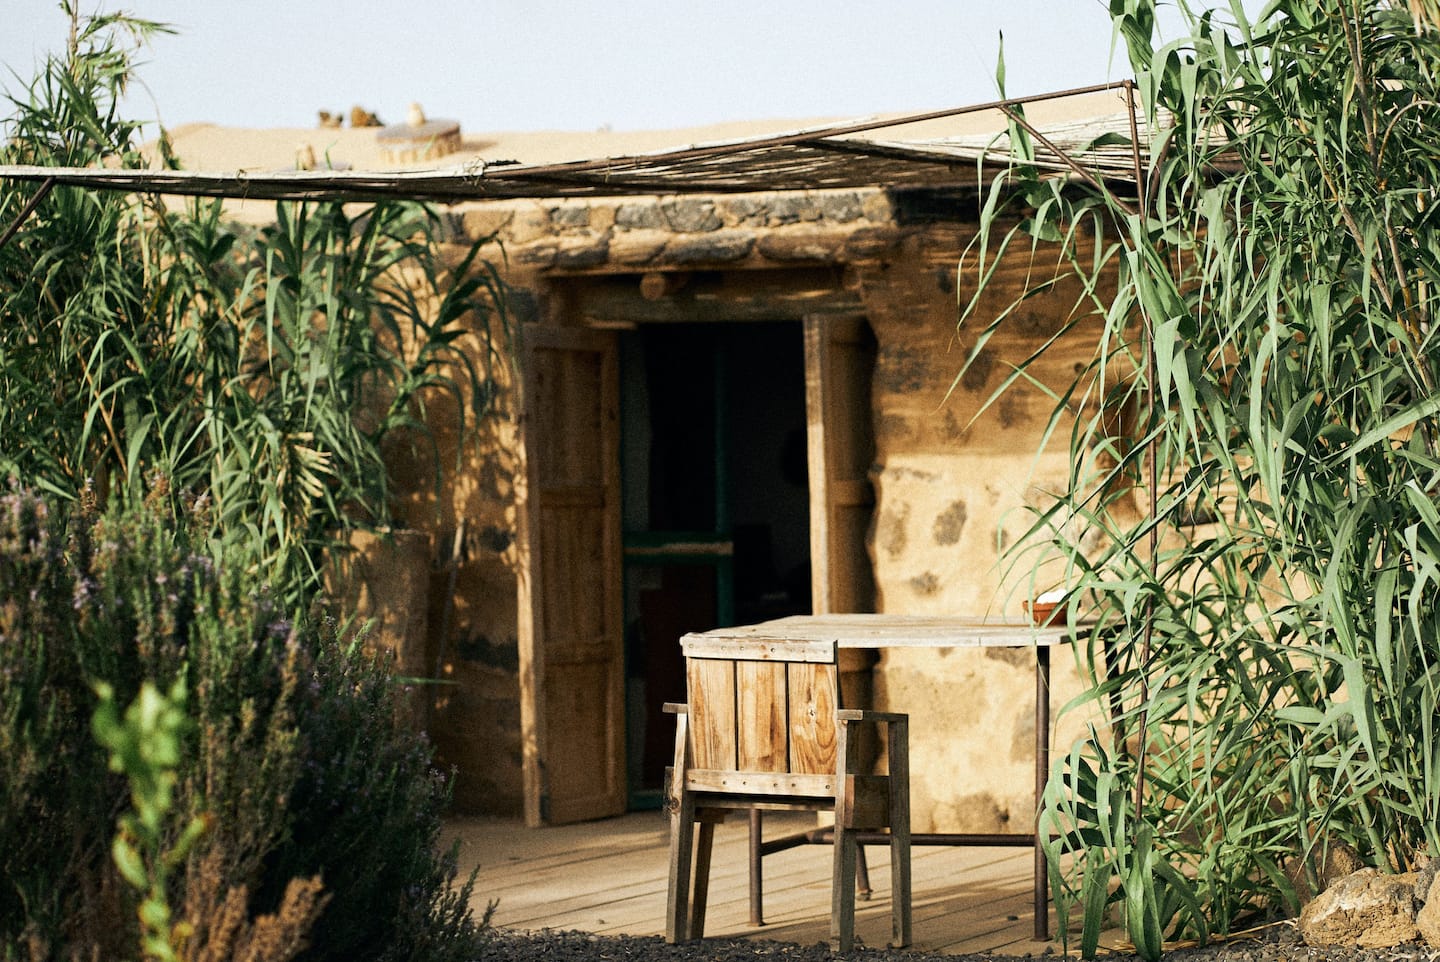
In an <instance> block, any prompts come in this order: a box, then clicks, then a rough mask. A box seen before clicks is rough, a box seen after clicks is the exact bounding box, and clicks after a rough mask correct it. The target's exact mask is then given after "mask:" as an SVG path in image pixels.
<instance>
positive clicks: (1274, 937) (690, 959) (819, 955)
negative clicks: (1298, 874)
mask: <svg viewBox="0 0 1440 962" xmlns="http://www.w3.org/2000/svg"><path fill="white" fill-rule="evenodd" d="M835 958H836V956H834V955H832V953H831V952H830V949H829V947H828V946H826V945H824V944H823V943H817V944H814V945H795V944H792V943H788V942H768V941H762V940H756V939H705V940H703V941H700V942H691V943H689V944H686V945H666V944H665V941H664V939H661V938H660V937H658V936H643V937H642V936H637V937H629V936H624V937H614V936H605V935H592V934H590V933H588V932H551V931H545V932H515V931H510V930H505V929H492V930H490V931H489V932H487V933H486V934H485V936H484V941H483V944H482V947H481V952H480V955H479V957H478V958H477V960H476V962H601V960H604V962H770V960H773V962H831V960H832V959H835ZM845 958H846V959H848V960H851V962H982V960H983V962H1010V960H1014V959H1017V958H1020V957H1017V956H1007V955H936V954H934V953H930V952H911V951H887V950H885V949H865V948H862V949H857V950H856V951H854V952H852V953H851V954H850V955H849V956H846V957H845ZM1023 958H1042V959H1043V958H1045V956H1024V957H1023ZM1165 958H1166V960H1167V962H1352V960H1353V962H1420V960H1424V962H1436V960H1437V959H1440V952H1436V951H1434V950H1432V949H1428V948H1425V947H1423V946H1415V945H1411V946H1401V947H1399V948H1396V949H1354V948H1348V949H1337V948H1330V949H1315V948H1310V947H1309V946H1306V945H1304V944H1302V943H1301V942H1300V940H1299V937H1298V936H1297V935H1296V934H1295V931H1294V929H1293V928H1291V927H1290V926H1287V925H1280V926H1272V927H1271V928H1269V929H1266V930H1265V931H1264V932H1263V933H1261V934H1258V935H1256V936H1254V937H1250V938H1242V939H1233V940H1231V941H1229V942H1225V943H1221V944H1214V945H1209V946H1206V947H1205V948H1203V949H1200V948H1190V949H1176V950H1174V951H1171V952H1167V953H1166V954H1165ZM1100 959H1101V960H1103V962H1138V958H1137V957H1136V956H1133V955H1126V954H1122V953H1112V954H1108V955H1106V954H1102V955H1101V956H1100Z"/></svg>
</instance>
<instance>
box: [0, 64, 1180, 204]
mask: <svg viewBox="0 0 1440 962" xmlns="http://www.w3.org/2000/svg"><path fill="white" fill-rule="evenodd" d="M1128 85H1129V82H1128V81H1127V82H1120V83H1115V84H1102V85H1097V86H1094V87H1085V88H1079V89H1076V90H1070V91H1063V92H1058V93H1048V94H1043V95H1038V96H1034V97H1022V98H1012V99H1009V100H1001V101H993V102H990V103H984V104H975V105H972V106H968V107H956V108H951V109H948V110H940V111H932V112H928V113H922V114H908V115H904V116H899V117H887V118H884V119H879V120H865V121H856V122H852V123H845V124H838V125H831V126H826V127H813V128H808V129H803V130H796V131H793V132H790V133H783V134H777V135H770V136H764V137H754V138H746V139H739V140H728V141H722V142H716V143H710V144H700V145H693V146H687V147H681V148H676V149H670V150H661V151H657V152H653V153H641V154H635V155H631V156H623V157H605V158H598V159H589V160H577V161H571V162H566V163H544V164H525V163H518V162H514V161H505V160H471V161H469V162H467V163H465V164H461V165H458V166H452V167H447V168H439V169H427V170H393V171H358V170H274V171H252V170H237V171H227V172H207V171H186V170H158V169H109V168H89V167H87V168H70V167H37V166H24V165H10V166H0V179H7V180H19V181H38V182H45V181H51V182H53V183H54V184H55V185H71V186H80V187H88V188H92V189H96V190H122V191H131V192H138V193H154V194H163V195H170V196H198V197H226V198H236V199H239V198H245V199H259V200H342V201H376V200H382V199H408V200H420V201H430V202H437V203H456V202H461V201H475V200H490V199H494V200H501V199H523V198H547V197H555V198H559V197H601V196H624V195H635V194H677V193H688V194H695V193H703V194H717V193H762V192H771V191H786V190H820V189H829V188H858V187H876V186H879V187H938V186H947V185H951V186H958V185H970V186H974V185H976V184H977V175H978V176H980V177H983V178H984V179H985V180H988V179H989V178H990V177H993V176H994V175H995V174H997V173H1000V172H1002V171H1003V170H1004V169H1005V167H1006V165H1007V163H1008V161H1009V160H1010V159H1011V145H1010V142H1009V139H1008V137H1007V136H1006V135H1004V134H1003V133H998V134H996V133H990V134H979V135H965V136H955V137H945V138H939V139H914V140H911V139H903V134H904V132H903V131H901V130H900V129H899V128H903V127H905V126H907V125H910V124H920V123H925V122H929V121H935V120H942V119H945V118H949V117H958V116H960V115H963V114H970V113H977V112H980V111H992V112H994V111H999V112H1001V115H1002V122H1001V126H1003V121H1004V115H1006V114H1008V115H1010V116H1017V108H1021V109H1023V106H1024V105H1025V104H1027V103H1034V102H1038V101H1042V100H1051V99H1056V98H1060V97H1065V96H1072V95H1076V94H1086V93H1100V92H1103V91H1107V90H1120V89H1121V88H1124V87H1126V86H1128ZM1020 120H1021V123H1022V126H1025V127H1026V128H1027V130H1028V132H1029V133H1030V135H1031V139H1032V140H1033V151H1034V157H1035V161H1034V162H1035V163H1037V164H1038V165H1040V166H1042V167H1044V168H1047V169H1051V170H1054V171H1055V172H1056V174H1057V175H1058V176H1072V177H1082V178H1084V179H1087V180H1092V181H1093V180H1096V179H1099V180H1106V181H1119V182H1132V183H1133V182H1134V181H1135V180H1136V178H1137V174H1136V170H1137V166H1136V160H1137V154H1136V152H1135V151H1134V150H1133V149H1132V146H1131V144H1130V132H1131V116H1130V114H1129V113H1128V112H1122V113H1116V114H1114V115H1112V116H1107V117H1100V118H1094V119H1089V120H1084V121H1074V122H1070V123H1064V124H1057V125H1050V126H1046V127H1044V128H1041V127H1037V126H1034V125H1031V124H1029V123H1028V121H1024V120H1023V117H1021V118H1020ZM887 132H889V133H890V134H891V135H892V137H893V139H886V137H885V136H884V135H885V134H886V133H887ZM1154 139H1155V138H1153V137H1151V136H1148V135H1147V132H1146V131H1144V130H1141V131H1140V136H1139V138H1138V140H1139V142H1140V153H1141V155H1142V156H1141V157H1140V160H1141V163H1140V168H1139V169H1141V170H1143V169H1145V168H1146V167H1147V166H1148V165H1147V163H1146V161H1148V157H1145V156H1143V155H1144V154H1145V150H1144V146H1145V145H1146V144H1148V143H1150V142H1152V141H1153V140H1154Z"/></svg>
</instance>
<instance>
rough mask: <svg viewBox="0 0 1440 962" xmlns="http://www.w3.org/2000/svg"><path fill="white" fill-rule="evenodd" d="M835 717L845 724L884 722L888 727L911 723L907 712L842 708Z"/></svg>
mask: <svg viewBox="0 0 1440 962" xmlns="http://www.w3.org/2000/svg"><path fill="white" fill-rule="evenodd" d="M835 717H836V718H838V719H840V720H841V721H843V722H852V721H858V722H872V723H879V722H883V723H885V724H887V725H903V724H905V723H906V722H908V721H910V716H909V715H908V714H906V713H905V712H898V711H870V710H869V709H861V708H842V709H840V710H839V711H837V712H836V713H835Z"/></svg>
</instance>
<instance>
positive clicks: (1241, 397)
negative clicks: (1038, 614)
mask: <svg viewBox="0 0 1440 962" xmlns="http://www.w3.org/2000/svg"><path fill="white" fill-rule="evenodd" d="M1110 7H1111V13H1112V17H1113V19H1114V21H1115V26H1116V32H1117V35H1118V36H1119V37H1121V38H1123V40H1124V41H1125V44H1126V46H1127V48H1128V51H1129V56H1130V61H1131V64H1132V66H1133V68H1134V69H1135V71H1136V83H1137V89H1138V94H1139V103H1140V108H1139V109H1140V111H1141V121H1142V129H1148V130H1150V131H1151V132H1152V133H1151V134H1150V135H1149V136H1150V140H1149V142H1148V143H1147V144H1146V145H1145V146H1146V147H1148V148H1149V156H1151V157H1152V158H1153V160H1152V161H1151V163H1150V167H1149V169H1148V170H1146V171H1145V172H1144V176H1143V177H1142V185H1141V188H1140V189H1139V190H1138V191H1137V190H1136V188H1135V187H1134V185H1128V186H1124V185H1122V186H1118V187H1113V188H1111V187H1107V186H1104V185H1102V186H1086V185H1076V184H1067V183H1064V182H1062V181H1060V180H1056V179H1053V178H1047V177H1045V176H1043V175H1042V174H1041V173H1040V172H1039V171H1037V170H1035V169H1034V168H1032V167H1030V166H1029V165H1027V164H1026V163H1025V162H1024V155H1023V148H1024V144H1025V139H1024V137H1025V135H1024V132H1023V131H1022V130H1020V129H1018V128H1017V129H1015V130H1013V131H1012V137H1013V139H1014V142H1015V143H1017V144H1018V145H1019V146H1020V148H1021V159H1020V161H1019V162H1017V163H1016V164H1015V165H1014V167H1013V168H1012V169H1011V170H1010V171H1009V172H1008V173H1007V175H1006V176H1004V177H1002V178H1000V179H999V180H997V182H996V183H995V184H994V186H993V188H992V190H991V191H990V195H989V199H988V203H987V205H986V208H985V214H984V222H983V224H982V230H981V234H980V236H979V238H978V240H977V243H976V245H975V247H974V248H973V249H972V251H971V252H969V254H967V263H966V265H965V273H964V274H962V276H974V275H973V274H972V273H971V266H972V265H975V266H976V267H977V268H978V274H979V277H980V279H981V280H980V284H981V286H982V287H983V282H984V278H985V277H986V276H987V272H988V271H989V270H990V268H991V267H992V266H993V265H994V264H995V263H996V262H997V261H998V259H999V258H1001V257H1005V256H1010V257H1014V256H1033V257H1034V258H1035V259H1036V261H1037V263H1040V262H1041V261H1042V258H1043V260H1044V262H1048V263H1054V264H1056V265H1057V268H1056V273H1057V275H1058V276H1059V277H1061V278H1064V277H1069V278H1074V279H1076V280H1077V281H1078V285H1077V286H1076V288H1075V289H1076V290H1079V291H1080V292H1081V293H1080V296H1079V297H1078V299H1077V301H1076V303H1075V305H1074V312H1073V315H1072V316H1071V317H1070V318H1068V319H1066V320H1065V323H1064V325H1063V330H1062V331H1061V333H1060V335H1059V337H1058V338H1057V341H1056V343H1070V344H1073V343H1074V334H1075V330H1076V328H1077V327H1078V326H1079V325H1080V324H1082V323H1086V324H1091V325H1094V322H1095V321H1096V320H1097V319H1098V321H1099V322H1100V323H1099V325H1098V327H1099V329H1100V334H1099V336H1098V339H1097V340H1096V341H1095V342H1094V343H1093V345H1091V346H1092V347H1093V355H1092V359H1091V361H1090V363H1089V364H1088V365H1086V366H1084V370H1083V371H1081V372H1080V373H1079V374H1077V376H1076V378H1075V380H1074V382H1073V383H1071V384H1065V385H1051V386H1050V389H1051V390H1052V391H1053V392H1054V394H1053V396H1054V397H1055V399H1056V405H1055V411H1054V420H1053V424H1054V425H1055V426H1056V427H1057V428H1058V427H1060V426H1062V425H1070V434H1069V437H1068V448H1069V454H1070V460H1071V464H1072V465H1073V469H1072V474H1071V477H1070V479H1069V484H1068V486H1067V487H1066V488H1065V489H1063V490H1057V491H1055V492H1054V493H1053V494H1054V502H1053V505H1052V506H1050V507H1048V508H1045V509H1042V510H1041V511H1039V512H1037V514H1036V516H1035V518H1034V522H1033V525H1032V527H1031V529H1030V530H1029V532H1028V534H1027V536H1026V537H1025V538H1023V539H1021V540H1020V542H1019V544H1018V545H1017V547H1016V548H1015V549H1013V550H1012V552H1011V554H1010V555H1009V556H1008V560H1009V563H1010V564H1013V565H1016V566H1020V567H1021V568H1023V567H1025V566H1028V565H1030V564H1031V563H1033V562H1034V561H1035V560H1037V557H1040V556H1044V557H1054V556H1059V557H1061V558H1063V559H1064V561H1065V563H1066V565H1067V582H1066V583H1067V585H1068V586H1069V587H1070V589H1071V601H1072V611H1075V612H1080V613H1084V614H1086V615H1089V616H1093V618H1094V621H1093V623H1092V624H1088V625H1085V626H1083V627H1081V626H1077V627H1076V633H1077V644H1076V652H1077V655H1078V658H1079V661H1080V665H1081V668H1082V670H1083V671H1084V672H1085V674H1086V676H1087V677H1088V678H1089V681H1090V683H1091V688H1090V691H1089V692H1088V693H1087V694H1086V695H1085V696H1083V697H1082V698H1081V699H1079V701H1078V702H1077V703H1076V704H1073V705H1071V706H1068V709H1067V710H1071V711H1084V712H1086V713H1088V715H1089V716H1090V717H1092V718H1095V719H1096V724H1095V727H1094V728H1093V729H1092V732H1091V735H1090V736H1089V737H1087V738H1086V739H1083V740H1082V741H1081V742H1080V743H1078V744H1077V745H1075V746H1074V747H1073V748H1072V750H1071V751H1070V752H1069V753H1068V755H1067V756H1065V757H1064V758H1063V760H1061V761H1060V762H1059V763H1058V764H1057V767H1056V769H1055V771H1054V772H1053V773H1052V777H1051V780H1050V784H1049V787H1048V790H1047V797H1046V802H1045V806H1044V811H1043V812H1042V818H1041V830H1042V831H1044V832H1046V833H1047V834H1053V836H1054V837H1053V840H1052V842H1051V844H1050V855H1051V871H1052V881H1053V888H1054V891H1055V894H1056V896H1057V900H1058V902H1059V904H1060V905H1061V906H1062V908H1068V907H1069V906H1073V905H1076V904H1077V902H1078V904H1079V906H1080V907H1081V909H1082V914H1083V917H1084V921H1083V926H1082V948H1083V949H1084V950H1085V951H1086V952H1087V954H1088V953H1091V952H1093V951H1094V949H1095V941H1094V935H1095V932H1096V930H1097V928H1098V926H1099V925H1100V924H1101V921H1102V918H1103V915H1104V913H1105V911H1106V907H1107V904H1110V905H1117V906H1123V908H1122V914H1123V915H1124V916H1125V918H1126V920H1127V924H1128V926H1129V929H1130V932H1131V936H1132V939H1133V940H1134V941H1135V943H1136V945H1137V947H1139V948H1140V949H1141V950H1142V952H1143V954H1144V955H1146V957H1149V958H1154V957H1156V956H1157V955H1158V954H1159V952H1160V946H1161V943H1160V937H1161V936H1162V935H1164V936H1170V937H1173V936H1180V935H1189V936H1195V937H1199V938H1201V939H1204V938H1206V937H1207V936H1208V935H1209V934H1211V933H1224V932H1227V931H1231V930H1233V928H1234V927H1235V926H1237V925H1239V924H1242V923H1244V922H1246V921H1247V920H1250V919H1253V918H1256V917H1260V916H1265V915H1269V914H1273V913H1287V912H1293V911H1294V910H1295V909H1296V907H1297V903H1298V899H1299V897H1300V894H1301V893H1302V892H1303V891H1305V890H1313V888H1314V887H1315V885H1316V882H1317V872H1316V869H1317V865H1318V864H1319V863H1320V862H1321V861H1322V860H1323V858H1324V855H1325V852H1326V850H1327V848H1328V847H1329V846H1331V845H1334V844H1336V843H1338V842H1346V843H1348V844H1350V845H1352V846H1354V847H1355V848H1356V849H1357V850H1358V851H1360V852H1361V853H1362V854H1363V856H1364V857H1365V858H1366V859H1367V860H1368V861H1369V862H1371V863H1372V864H1374V865H1376V866H1379V867H1381V868H1384V869H1388V870H1399V869H1405V868H1408V867H1410V866H1412V865H1413V864H1414V863H1415V860H1416V859H1417V857H1419V856H1420V855H1422V854H1430V855H1434V854H1437V853H1440V837H1437V828H1436V826H1437V824H1440V820H1437V815H1440V811H1437V807H1440V752H1437V742H1440V737H1437V736H1440V666H1437V661H1440V344H1437V341H1436V339H1437V332H1436V323H1435V316H1434V301H1433V298H1434V292H1435V290H1436V285H1437V282H1440V232H1437V231H1436V230H1435V229H1434V227H1435V225H1434V220H1435V217H1436V216H1437V215H1436V207H1437V204H1436V201H1437V199H1440V198H1437V197H1436V196H1435V192H1434V184H1435V183H1436V182H1437V175H1440V169H1437V165H1440V143H1437V135H1436V131H1437V130H1440V89H1437V84H1440V74H1437V71H1440V29H1437V27H1440V24H1437V23H1435V22H1433V19H1434V18H1433V17H1430V16H1429V15H1428V14H1427V13H1426V10H1427V9H1430V8H1429V7H1427V6H1426V5H1424V4H1416V5H1413V9H1412V7H1411V6H1407V5H1404V4H1398V3H1390V2H1386V0H1274V2H1271V3H1270V4H1268V5H1267V6H1266V8H1265V10H1264V11H1263V12H1262V13H1261V14H1260V15H1259V16H1258V17H1257V18H1255V19H1254V20H1253V21H1252V20H1250V19H1248V18H1247V17H1246V14H1245V12H1244V11H1243V10H1242V9H1241V7H1240V6H1239V5H1238V4H1232V5H1230V7H1228V8H1227V9H1226V10H1225V11H1224V12H1223V13H1221V12H1219V11H1212V10H1205V9H1199V8H1196V7H1194V6H1192V5H1191V4H1188V3H1185V2H1183V0H1182V2H1180V3H1179V4H1178V10H1179V12H1180V14H1181V16H1182V18H1183V19H1184V22H1185V23H1186V25H1187V26H1188V31H1187V35H1186V36H1183V37H1182V38H1181V39H1179V40H1177V41H1174V42H1172V43H1167V44H1161V43H1159V42H1157V41H1156V39H1155V23H1156V5H1155V3H1153V2H1151V0H1112V2H1111V4H1110ZM1047 276H1048V275H1047ZM968 294H969V295H974V294H975V291H974V289H973V286H972V288H971V290H970V291H969V292H968ZM976 304H978V298H975V297H973V296H967V294H964V293H962V328H963V331H964V333H965V334H966V336H968V337H969V338H970V339H971V340H972V342H973V343H975V344H977V350H978V349H979V347H980V346H983V344H984V341H985V340H986V338H987V337H988V336H989V335H990V334H991V333H993V331H995V330H996V329H998V327H999V326H1000V325H1003V324H1004V323H1005V322H1006V321H1005V318H1004V317H1001V318H1000V319H998V320H995V321H993V322H982V321H981V320H980V319H979V318H978V317H977V316H976V315H975V312H974V311H975V305H976ZM1090 329H1091V330H1093V329H1094V328H1093V326H1092V328H1090ZM1045 349H1048V345H1047V347H1046V348H1042V351H1043V350H1045ZM1031 363H1033V359H1030V360H1026V361H1022V362H1021V363H1020V364H1018V365H1017V367H1016V369H1015V371H1014V373H1013V374H1012V376H1011V377H1010V378H1009V379H1008V380H1007V382H1006V385H1007V386H1008V385H1009V384H1010V383H1014V382H1015V381H1017V380H1022V379H1025V378H1026V377H1027V373H1028V369H1029V367H1030V365H1031ZM1003 389H1004V388H1003V387H1002V389H1001V390H1003ZM1061 433H1063V431H1062V432H1061ZM1152 497H1153V499H1154V505H1155V506H1154V509H1153V511H1152V510H1151V508H1150V501H1151V498H1152ZM1137 509H1138V510H1137ZM1137 518H1138V520H1136V519H1137ZM1082 530H1083V532H1084V537H1083V538H1077V537H1076V532H1077V531H1082ZM1147 861H1148V864H1147Z"/></svg>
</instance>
